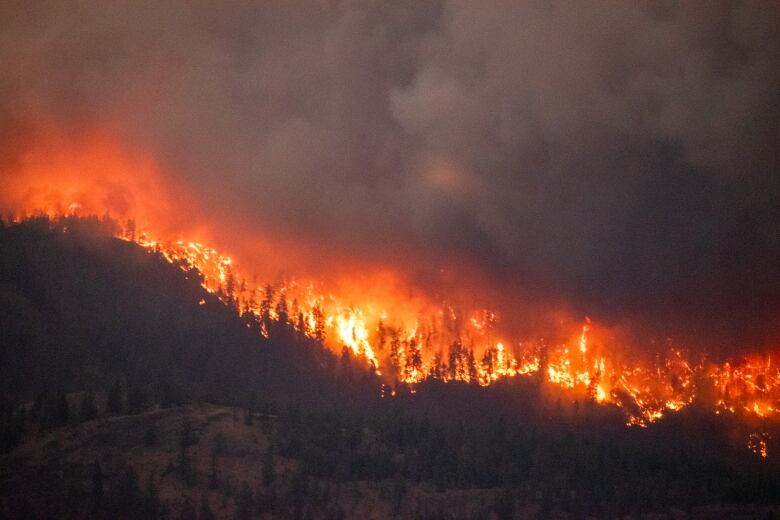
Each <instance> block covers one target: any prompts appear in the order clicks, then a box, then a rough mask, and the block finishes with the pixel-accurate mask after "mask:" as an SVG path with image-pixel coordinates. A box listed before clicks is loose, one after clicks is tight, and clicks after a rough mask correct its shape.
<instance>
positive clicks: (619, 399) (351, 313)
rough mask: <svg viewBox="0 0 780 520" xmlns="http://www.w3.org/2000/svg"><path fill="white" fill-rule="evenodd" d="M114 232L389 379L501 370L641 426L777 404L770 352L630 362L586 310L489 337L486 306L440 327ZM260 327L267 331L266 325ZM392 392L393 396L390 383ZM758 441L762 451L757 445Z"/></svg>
mask: <svg viewBox="0 0 780 520" xmlns="http://www.w3.org/2000/svg"><path fill="white" fill-rule="evenodd" d="M121 238H123V239H125V240H133V241H135V242H137V243H138V244H139V245H141V246H143V247H145V248H146V249H148V250H149V251H154V252H157V253H159V254H161V255H162V256H163V257H164V258H165V259H166V260H168V261H169V262H171V263H175V264H177V265H179V266H181V267H182V268H183V269H191V268H196V269H197V270H198V271H199V272H200V273H201V275H202V284H203V287H204V288H205V289H206V290H208V291H209V292H211V293H213V294H215V295H217V296H218V297H219V298H220V299H221V300H222V301H223V302H225V303H226V304H227V305H230V306H233V307H234V308H235V309H237V310H238V311H239V312H242V313H250V314H251V315H253V316H255V318H256V319H257V320H258V321H259V322H260V323H263V322H264V320H265V321H268V320H271V322H278V321H279V320H286V321H289V322H290V323H291V324H292V325H293V326H294V327H295V328H297V329H298V330H299V331H300V332H301V333H303V334H305V335H306V336H308V337H311V338H314V339H318V340H321V341H323V342H324V343H325V344H327V345H329V346H330V347H331V348H333V349H334V350H337V351H338V350H339V349H342V350H343V349H346V350H347V351H348V352H349V353H351V355H353V356H355V357H357V358H360V359H364V360H365V362H366V363H367V364H368V365H369V366H371V367H373V369H374V370H375V371H376V372H377V373H378V374H382V371H380V369H381V368H383V367H386V370H384V376H385V377H387V378H392V379H393V380H394V381H395V383H392V381H391V384H393V385H397V384H407V385H412V386H413V385H414V384H416V383H419V382H421V381H423V380H426V379H434V380H440V381H443V382H453V381H461V382H465V383H474V384H479V385H482V386H487V385H490V384H492V383H494V382H496V381H498V380H501V379H506V378H515V377H536V378H539V377H541V378H542V379H543V380H544V381H545V382H546V383H548V384H550V385H552V386H555V387H559V388H561V389H564V390H566V391H570V392H572V393H573V395H577V396H581V397H584V398H588V399H591V400H593V401H595V402H597V403H600V404H605V405H606V404H608V405H613V406H617V407H619V408H620V409H622V410H623V411H624V413H625V416H626V424H627V425H630V426H641V427H645V426H647V425H648V424H650V423H653V422H655V421H657V420H659V419H661V418H662V417H663V416H664V415H665V414H667V413H670V412H678V411H680V410H682V409H683V408H685V407H686V406H689V405H691V404H692V403H693V402H694V400H695V399H697V397H700V398H702V399H704V398H705V397H704V396H714V402H712V403H711V404H712V408H713V410H714V411H715V413H723V412H728V413H744V414H749V415H755V416H760V417H778V410H780V370H778V368H777V367H775V366H774V365H773V363H772V358H771V356H770V355H767V356H766V357H760V356H757V357H751V358H746V359H744V360H743V361H742V362H741V363H724V364H715V363H709V362H707V360H706V359H704V358H701V359H699V360H697V361H692V360H691V359H690V357H689V356H688V355H686V353H685V352H684V351H683V350H682V349H680V348H674V347H672V348H669V350H668V352H667V353H666V355H664V356H660V357H657V358H656V359H655V360H653V361H650V362H647V363H637V362H636V359H635V358H632V361H633V363H632V364H628V363H624V362H620V361H619V360H618V356H616V355H615V352H613V351H610V349H609V348H608V347H607V346H606V345H605V344H603V343H600V342H598V341H595V340H594V339H593V337H592V334H593V331H594V326H593V324H592V322H591V320H590V319H589V318H585V320H584V323H583V324H582V326H581V328H580V330H579V331H578V333H577V334H576V335H574V336H573V337H572V341H571V343H560V344H555V345H547V344H546V343H545V342H544V341H541V340H540V341H534V342H514V343H510V342H508V341H507V340H506V339H498V338H497V337H494V336H497V332H496V331H497V324H498V321H499V320H498V315H497V313H495V312H493V311H490V310H486V309H483V310H480V311H478V312H474V313H473V315H472V316H471V317H470V318H469V319H468V320H464V321H465V323H466V326H465V330H463V331H462V332H461V333H460V334H458V335H453V334H452V333H445V332H444V331H445V330H447V329H448V328H451V326H450V324H449V323H448V322H449V321H452V320H453V319H455V316H456V313H455V312H454V311H453V310H452V308H451V307H448V306H444V307H442V308H438V309H436V308H434V309H433V310H430V309H428V310H429V312H428V316H427V318H426V317H424V316H423V315H422V314H421V313H419V312H418V313H417V314H418V316H419V317H418V319H416V320H408V319H407V320H404V319H396V318H395V317H394V316H391V315H389V313H388V312H387V311H386V310H384V309H383V308H382V307H380V306H378V305H376V304H367V305H357V304H354V302H352V301H350V302H345V301H343V300H341V299H340V298H338V297H337V296H334V295H333V294H331V293H327V292H325V291H319V292H318V291H317V290H316V288H315V287H316V286H315V285H314V284H308V285H303V284H300V283H297V282H294V281H292V282H288V283H284V284H278V286H277V287H275V288H272V287H270V286H266V287H265V288H260V287H252V286H250V285H249V284H248V283H247V282H246V278H245V277H243V276H240V275H238V273H236V272H234V262H233V260H232V259H231V258H230V257H228V256H225V255H222V254H220V253H219V252H217V251H216V250H215V249H213V248H210V247H207V246H205V245H203V244H201V243H198V242H191V241H184V240H179V241H175V242H170V243H163V242H161V241H157V240H153V239H151V238H149V237H148V236H147V235H146V234H140V235H138V236H136V235H134V234H133V233H132V232H130V231H127V230H125V231H123V232H122V235H121ZM258 302H261V303H258ZM290 305H292V310H289V308H288V307H289V306H290ZM280 309H281V310H280ZM414 314H415V313H414V312H411V311H407V312H406V313H405V315H406V316H411V315H414ZM260 330H261V333H262V334H265V335H267V334H268V332H267V330H266V328H265V327H261V329H260ZM507 345H514V347H513V348H508V347H507ZM571 345H573V348H572V346H571ZM383 395H384V394H383ZM390 395H395V389H393V391H392V393H391V394H390ZM756 442H758V441H756ZM762 442H764V441H762ZM754 444H755V443H754ZM759 444H760V443H759ZM765 444H766V443H765V442H764V448H763V450H764V451H763V453H766V446H765ZM757 445H758V444H757ZM751 446H752V444H751ZM751 449H752V448H751ZM757 449H759V451H761V448H760V446H759V448H757Z"/></svg>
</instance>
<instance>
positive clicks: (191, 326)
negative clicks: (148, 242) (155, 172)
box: [0, 219, 780, 518]
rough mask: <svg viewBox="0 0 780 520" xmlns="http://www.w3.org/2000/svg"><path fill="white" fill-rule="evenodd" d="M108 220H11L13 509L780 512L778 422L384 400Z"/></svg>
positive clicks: (6, 325) (526, 389)
mask: <svg viewBox="0 0 780 520" xmlns="http://www.w3.org/2000/svg"><path fill="white" fill-rule="evenodd" d="M110 226H111V224H110V222H105V221H102V222H101V221H98V220H95V219H81V220H75V219H69V220H67V221H63V222H59V223H51V222H49V221H47V220H46V219H39V220H34V221H29V222H26V223H24V224H22V225H15V226H13V227H4V228H2V229H0V385H2V403H0V404H2V410H1V412H2V413H0V420H1V421H2V422H1V423H0V427H1V428H0V433H2V435H0V448H2V450H0V451H2V452H3V454H2V455H0V518H3V517H9V518H122V517H124V518H144V517H148V518H211V517H212V516H210V515H213V517H219V518H233V517H238V518H253V517H254V518H261V517H262V518H267V517H283V518H288V517H301V518H371V517H373V518H385V517H406V518H489V517H491V516H493V517H498V518H511V517H522V518H525V517H528V518H533V517H547V516H557V517H564V518H580V517H583V516H592V517H597V518H610V517H622V516H625V515H634V516H637V517H638V516H641V515H644V514H647V513H650V512H659V513H664V514H668V513H670V512H672V511H674V512H675V514H678V515H683V516H688V515H692V516H696V517H718V518H722V517H728V516H740V515H741V517H743V518H744V517H748V518H752V517H771V516H772V514H777V512H778V510H777V509H776V508H775V506H776V505H777V504H778V502H780V498H779V497H780V472H778V465H777V462H776V460H775V459H776V457H774V456H773V454H771V453H770V456H769V458H768V459H766V460H761V459H760V458H758V457H755V456H754V455H753V454H752V453H751V452H750V451H749V450H747V449H746V447H745V442H746V434H747V433H748V432H750V431H753V430H754V429H760V430H762V431H767V432H771V434H772V435H776V434H777V432H775V431H774V430H773V428H774V427H775V426H774V425H772V424H767V423H762V422H761V421H755V422H754V423H752V424H751V423H745V422H744V421H742V422H738V421H736V420H734V418H729V417H716V416H713V415H710V414H704V413H701V412H700V411H698V410H696V409H695V408H694V409H691V410H689V411H686V412H685V413H684V414H680V415H677V416H674V417H672V418H671V419H669V420H666V421H662V422H661V423H660V424H658V425H654V426H653V427H652V428H649V429H647V430H639V429H630V430H629V429H626V428H625V427H624V426H623V425H622V420H621V418H620V416H619V414H616V413H614V412H613V411H611V410H610V409H607V408H603V407H598V406H595V405H592V406H590V405H587V404H583V405H582V406H579V405H578V406H576V407H573V406H572V403H571V400H567V398H566V396H561V397H560V398H558V399H556V398H554V397H553V398H552V399H550V396H548V395H546V392H544V391H543V390H542V389H541V388H540V386H539V384H538V383H537V382H534V381H509V382H506V384H499V385H495V386H491V387H489V388H486V389H482V388H479V387H474V386H470V385H465V384H442V383H439V382H428V383H425V384H423V385H420V386H419V387H418V388H417V393H416V394H414V395H412V394H409V393H404V392H401V393H400V395H399V396H398V397H396V398H394V399H384V400H383V399H380V398H379V397H378V396H379V391H378V384H379V382H378V381H377V380H376V379H375V378H374V377H372V376H370V375H369V374H368V373H367V371H366V370H365V369H364V368H363V367H361V366H360V365H358V364H354V363H352V362H350V360H349V359H346V358H344V359H336V358H334V357H333V356H332V355H330V354H329V353H328V352H327V351H326V350H324V349H323V348H322V346H321V345H320V344H318V343H317V342H314V341H311V340H309V339H306V338H302V337H299V336H297V335H296V334H295V333H294V331H293V330H291V329H290V328H289V327H286V326H279V327H278V328H276V329H274V330H272V331H271V335H270V338H269V339H265V338H263V337H261V336H259V335H258V334H257V333H256V331H253V330H251V327H247V323H246V322H244V321H242V320H241V319H240V318H239V317H238V316H237V315H236V313H235V312H233V311H232V310H230V309H229V308H228V307H227V306H225V305H224V304H222V303H221V302H219V301H218V300H217V299H216V298H215V297H214V296H212V295H210V294H208V293H207V292H205V291H204V290H203V289H202V288H201V287H200V285H199V278H198V273H197V272H185V271H182V270H181V269H180V268H179V267H177V266H173V265H170V264H169V263H168V262H166V261H165V260H163V259H162V258H160V257H159V256H158V255H155V254H152V253H149V252H147V251H145V250H143V249H141V248H140V247H138V246H137V245H135V244H132V243H128V242H124V241H121V240H116V239H113V238H111V237H110ZM65 228H67V232H64V229H65ZM250 325H251V324H250ZM723 504H732V505H729V506H725V505H723ZM773 512H774V513H773Z"/></svg>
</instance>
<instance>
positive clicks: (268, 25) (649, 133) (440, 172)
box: [0, 0, 780, 336]
mask: <svg viewBox="0 0 780 520" xmlns="http://www.w3.org/2000/svg"><path fill="white" fill-rule="evenodd" d="M33 4H34V5H31V4H30V3H29V2H5V3H4V4H2V7H0V67H1V68H0V70H2V71H3V74H2V75H0V135H3V136H16V138H14V139H11V138H6V139H4V143H3V145H2V146H3V154H2V156H3V162H2V163H1V164H2V166H3V167H4V168H6V169H11V168H13V155H14V154H17V153H21V151H22V150H23V149H24V138H23V136H24V134H25V132H26V131H27V129H29V128H31V127H34V125H35V123H36V121H40V120H42V119H45V120H47V121H53V122H54V123H55V124H57V125H58V126H60V127H62V128H71V129H73V130H74V131H76V130H77V129H78V128H80V127H81V126H82V125H90V124H98V125H102V126H107V127H110V128H112V129H114V130H115V131H116V132H118V133H119V134H120V135H122V136H123V138H124V139H126V140H127V142H129V143H133V144H134V145H138V146H140V147H142V148H144V149H148V150H152V151H153V152H154V153H155V155H156V156H157V157H158V158H159V159H160V160H161V161H162V163H163V164H164V166H165V169H166V171H169V172H171V174H172V175H176V176H179V177H180V178H182V179H186V180H187V182H188V183H189V184H190V185H191V186H193V187H194V188H195V190H196V192H197V193H199V194H200V197H201V202H202V203H203V205H204V207H205V208H206V209H207V210H208V211H209V212H210V214H211V215H213V216H214V217H217V218H219V217H222V218H230V216H231V215H233V214H235V213H236V212H238V213H240V215H241V218H243V219H247V220H248V222H249V224H250V225H252V226H256V227H258V228H264V229H270V230H272V231H273V232H275V233H284V234H289V235H293V236H296V237H302V238H304V239H306V240H308V241H313V242H322V243H327V244H331V245H335V246H336V247H341V248H344V249H345V250H347V251H356V252H358V253H359V254H362V255H367V256H369V257H370V256H376V257H387V258H395V257H397V256H400V255H399V253H398V252H399V251H403V252H406V251H409V250H412V251H414V250H425V251H426V253H429V254H430V257H433V258H437V257H440V258H450V257H457V258H466V259H469V260H470V261H472V262H478V263H479V264H480V265H481V268H482V269H483V270H484V271H485V273H487V274H488V275H489V276H490V277H492V278H493V279H494V280H496V281H497V282H506V281H511V284H512V286H513V287H518V288H520V289H521V290H524V291H527V292H528V293H530V294H533V293H537V292H538V293H542V294H543V293H545V292H547V293H556V294H561V295H563V297H565V298H568V299H571V301H573V302H574V304H575V305H576V307H577V309H582V310H583V312H585V311H587V312H589V313H596V314H600V315H602V316H604V317H606V318H607V319H609V317H616V316H618V315H629V316H633V317H636V316H640V315H646V316H648V320H649V321H653V323H654V324H656V323H657V322H658V321H663V320H664V319H671V320H672V321H675V320H676V321H678V322H681V323H683V324H686V326H688V327H689V328H690V329H691V330H693V329H694V328H700V327H709V328H711V329H712V330H717V331H718V332H719V333H720V332H729V333H732V334H734V335H735V336H739V335H742V334H747V333H748V332H749V331H751V330H762V331H764V332H765V331H766V330H767V327H769V328H770V329H771V327H773V326H774V327H775V328H774V329H772V330H773V331H774V333H776V332H777V328H778V326H777V325H776V323H775V322H776V321H777V320H776V318H777V316H778V313H777V311H778V309H780V305H778V303H780V302H779V300H780V296H778V295H780V267H778V266H779V265H780V179H779V178H780V168H779V166H780V164H779V163H778V142H780V127H779V125H780V104H779V100H780V94H779V93H780V30H779V28H780V9H779V8H778V6H777V4H776V3H773V2H770V1H765V2H707V3H703V2H686V3H678V2H667V1H661V2H639V3H632V2H624V1H615V2H588V3H583V2H560V1H554V2H550V1H539V2H533V1H503V0H496V1H485V2H473V1H469V0H463V1H449V2H416V1H413V2H383V1H375V2H374V1H364V2H358V1H344V2H310V1H307V2H300V3H299V2H262V3H254V2H252V3H250V2H246V3H241V2H229V3H224V4H219V5H217V4H214V3H212V2H204V3H202V4H198V3H189V2H188V3H184V2H181V3H173V2H148V3H144V2H118V3H116V4H113V5H108V3H106V2H94V3H93V4H89V3H86V2H79V3H75V2H74V3H66V2H51V3H50V4H46V3H44V2H35V3H33ZM19 136H22V137H19ZM432 267H435V266H432ZM422 271H424V269H423V270H422ZM772 323H775V325H772ZM756 327H758V328H756Z"/></svg>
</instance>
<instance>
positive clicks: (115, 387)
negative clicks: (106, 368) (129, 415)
mask: <svg viewBox="0 0 780 520" xmlns="http://www.w3.org/2000/svg"><path fill="white" fill-rule="evenodd" d="M107 406H108V413H112V414H121V413H122V412H123V411H124V407H125V402H124V390H123V389H122V383H121V382H120V381H119V380H118V379H117V380H114V383H113V384H112V385H111V388H109V390H108V404H107Z"/></svg>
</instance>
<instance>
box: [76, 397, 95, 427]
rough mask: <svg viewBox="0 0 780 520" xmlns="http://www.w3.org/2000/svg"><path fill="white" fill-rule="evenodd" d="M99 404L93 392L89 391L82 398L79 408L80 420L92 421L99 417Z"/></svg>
mask: <svg viewBox="0 0 780 520" xmlns="http://www.w3.org/2000/svg"><path fill="white" fill-rule="evenodd" d="M97 413H98V412H97V406H95V396H94V395H93V394H92V392H89V393H87V395H85V396H84V397H83V398H82V400H81V407H80V408H79V421H81V422H85V421H91V420H93V419H95V418H96V417H97Z"/></svg>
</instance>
